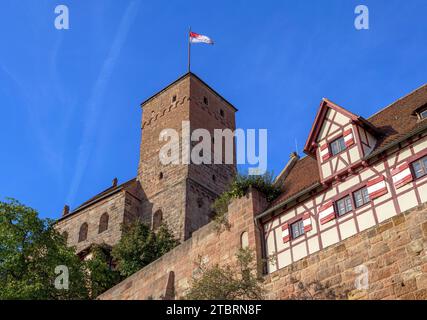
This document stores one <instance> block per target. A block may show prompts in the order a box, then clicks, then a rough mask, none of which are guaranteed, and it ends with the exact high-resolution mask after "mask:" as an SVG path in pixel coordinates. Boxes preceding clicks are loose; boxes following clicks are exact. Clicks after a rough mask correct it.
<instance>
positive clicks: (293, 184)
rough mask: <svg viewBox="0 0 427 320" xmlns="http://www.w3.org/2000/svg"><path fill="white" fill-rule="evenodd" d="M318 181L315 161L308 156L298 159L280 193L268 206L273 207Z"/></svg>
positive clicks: (317, 169)
mask: <svg viewBox="0 0 427 320" xmlns="http://www.w3.org/2000/svg"><path fill="white" fill-rule="evenodd" d="M319 181H320V176H319V168H318V167H317V160H316V159H314V158H312V157H309V156H305V157H303V158H301V159H299V160H298V161H297V162H296V163H295V165H294V167H293V168H292V170H291V171H290V172H289V174H288V176H287V177H286V178H285V180H284V182H283V189H282V190H283V191H282V193H281V194H280V196H279V197H277V198H276V200H274V201H273V202H272V203H271V204H270V207H274V206H275V205H277V204H279V203H280V202H282V201H284V200H286V199H289V198H290V197H292V196H293V195H296V194H298V193H299V192H301V191H303V190H305V189H308V188H309V187H311V186H313V185H315V184H316V183H317V182H319Z"/></svg>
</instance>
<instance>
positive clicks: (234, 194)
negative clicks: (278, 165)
mask: <svg viewBox="0 0 427 320" xmlns="http://www.w3.org/2000/svg"><path fill="white" fill-rule="evenodd" d="M250 188H255V189H257V190H258V191H260V192H262V193H263V194H264V195H265V197H266V199H267V201H269V202H271V201H273V200H274V199H276V198H277V197H278V196H279V194H280V192H281V189H280V187H278V186H276V185H274V178H273V175H272V174H271V173H269V172H267V173H265V174H263V175H242V174H237V175H236V177H235V178H234V179H233V181H232V182H231V183H230V186H229V188H228V190H227V191H225V192H223V193H222V194H221V195H220V196H219V197H218V198H217V199H216V200H215V202H214V203H213V209H214V211H215V216H214V218H213V220H214V221H215V223H216V225H217V229H218V231H221V230H222V228H223V227H225V228H226V229H228V228H229V227H230V225H229V223H228V219H227V211H228V205H229V204H230V202H231V200H233V199H237V198H241V197H243V196H244V195H245V194H246V193H247V192H248V190H249V189H250Z"/></svg>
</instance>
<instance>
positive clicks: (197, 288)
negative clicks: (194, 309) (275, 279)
mask: <svg viewBox="0 0 427 320" xmlns="http://www.w3.org/2000/svg"><path fill="white" fill-rule="evenodd" d="M236 258H237V264H236V265H234V266H231V265H226V266H224V267H220V266H219V265H218V264H216V265H214V266H212V267H207V266H206V265H204V264H203V263H201V262H199V263H198V268H199V271H200V272H199V275H198V276H196V277H194V278H193V282H192V284H191V286H190V288H189V290H188V292H187V294H186V296H185V298H186V299H189V300H241V299H255V300H261V299H263V296H264V289H263V287H262V279H261V278H259V277H257V275H256V264H255V262H254V257H253V254H252V252H251V251H250V249H240V250H239V252H238V253H237V254H236Z"/></svg>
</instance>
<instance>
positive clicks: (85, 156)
mask: <svg viewBox="0 0 427 320" xmlns="http://www.w3.org/2000/svg"><path fill="white" fill-rule="evenodd" d="M138 7H139V1H132V2H131V3H130V4H129V5H128V7H127V8H126V11H125V13H124V15H123V17H122V19H121V22H120V25H119V28H118V30H117V32H116V35H115V38H114V41H113V43H112V45H111V48H110V51H109V53H108V55H107V58H106V59H105V61H104V64H103V65H102V68H101V71H100V73H99V76H98V78H97V80H96V82H95V85H94V87H93V90H92V94H91V96H90V98H89V101H88V106H87V115H85V124H84V127H83V135H82V140H81V143H80V146H79V150H78V155H77V163H76V168H75V170H74V176H73V178H72V180H71V185H70V190H69V192H68V196H67V203H73V202H74V198H75V196H76V193H77V191H78V189H79V186H80V183H81V180H82V177H83V175H84V173H85V170H86V168H87V164H88V161H89V158H90V154H91V151H92V149H93V145H94V142H95V136H96V130H97V129H96V127H97V125H98V121H97V120H98V118H99V116H100V111H101V107H102V99H103V96H104V94H105V91H106V89H107V85H108V81H109V80H110V77H111V74H112V72H113V69H114V66H115V64H116V61H117V59H118V57H119V56H120V52H121V49H122V47H123V44H124V42H125V40H126V36H127V34H128V32H129V29H130V27H131V25H132V23H133V21H134V20H135V17H136V14H137V12H138Z"/></svg>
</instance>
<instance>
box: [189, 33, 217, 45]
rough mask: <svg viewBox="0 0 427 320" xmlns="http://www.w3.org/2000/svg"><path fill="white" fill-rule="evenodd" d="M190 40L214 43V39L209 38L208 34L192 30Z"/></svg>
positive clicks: (192, 41)
mask: <svg viewBox="0 0 427 320" xmlns="http://www.w3.org/2000/svg"><path fill="white" fill-rule="evenodd" d="M190 42H191V43H207V44H213V43H214V42H213V41H212V39H211V38H209V37H208V36H204V35H202V34H198V33H195V32H191V31H190Z"/></svg>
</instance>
